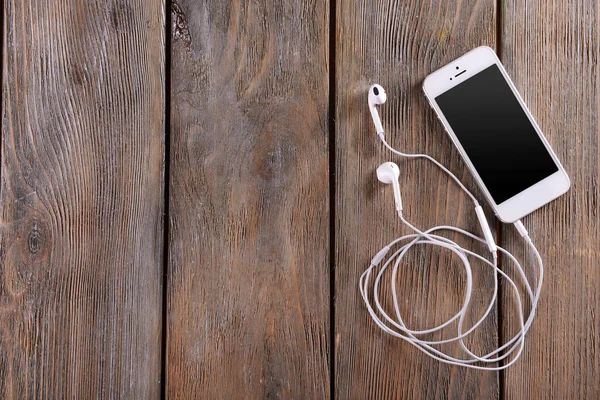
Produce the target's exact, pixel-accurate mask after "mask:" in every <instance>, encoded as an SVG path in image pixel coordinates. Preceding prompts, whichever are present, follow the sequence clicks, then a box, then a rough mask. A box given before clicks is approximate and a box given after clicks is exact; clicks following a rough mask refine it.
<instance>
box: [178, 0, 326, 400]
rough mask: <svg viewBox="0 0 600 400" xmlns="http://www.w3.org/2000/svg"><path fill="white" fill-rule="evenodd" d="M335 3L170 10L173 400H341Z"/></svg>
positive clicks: (181, 4) (270, 1)
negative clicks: (333, 367) (332, 202)
mask: <svg viewBox="0 0 600 400" xmlns="http://www.w3.org/2000/svg"><path fill="white" fill-rule="evenodd" d="M328 7H329V6H328V3H327V2H326V1H324V0H315V1H311V2H302V3H299V2H292V1H274V0H265V1H253V2H246V1H229V2H212V1H201V2H198V1H191V0H185V1H183V0H181V1H178V2H175V3H173V14H172V18H173V40H172V53H171V54H172V69H171V74H172V79H171V96H172V103H171V104H172V105H171V163H170V199H169V215H170V227H169V232H170V233H169V243H170V248H169V279H168V328H167V329H168V335H167V337H168V345H167V388H166V393H167V396H168V397H173V398H192V397H194V396H198V395H199V394H200V393H201V394H202V395H203V397H205V398H234V399H237V398H299V399H303V398H307V399H308V398H328V397H329V386H330V383H329V371H328V365H329V363H328V354H329V334H330V332H329V302H330V299H329V250H328V247H329V212H328V206H329V205H328V197H329V195H328V193H329V185H328V140H327V136H328V98H329V95H328V90H329V88H328V24H329V19H328V18H329V13H328Z"/></svg>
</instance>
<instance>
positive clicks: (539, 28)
mask: <svg viewBox="0 0 600 400" xmlns="http://www.w3.org/2000/svg"><path fill="white" fill-rule="evenodd" d="M599 14H600V7H599V6H598V4H597V3H596V2H593V1H570V2H552V4H548V3H545V2H521V1H513V0H506V1H503V2H502V18H501V20H502V28H501V29H502V33H503V35H502V52H501V56H502V59H503V62H504V63H505V65H506V67H507V70H508V72H509V74H510V75H511V76H512V77H513V78H514V81H515V84H516V86H517V88H518V89H519V91H520V92H521V94H522V95H523V97H524V99H525V102H526V103H527V104H528V106H529V108H530V109H531V111H532V113H533V115H534V116H535V118H536V119H537V121H538V123H539V124H540V127H541V129H542V131H543V132H544V134H545V135H546V137H547V138H548V140H549V141H550V143H551V145H552V147H553V149H554V150H555V151H556V153H557V155H558V157H559V159H560V160H561V161H562V162H563V164H564V166H565V168H566V170H567V172H568V173H569V176H570V178H571V185H572V186H571V190H570V191H569V192H568V194H566V195H565V196H563V197H561V198H560V199H559V200H557V201H555V202H553V203H551V204H550V205H548V206H546V207H544V208H542V209H541V210H539V211H536V212H535V213H534V214H532V215H531V216H529V217H526V218H525V219H524V220H523V222H524V224H525V226H526V227H527V229H528V230H529V232H530V235H531V237H532V239H533V241H534V243H535V244H536V245H537V247H538V249H539V250H540V253H541V256H542V258H543V260H544V262H545V267H546V268H545V276H544V286H543V289H542V296H541V300H540V304H539V308H538V311H537V314H536V320H535V321H534V323H533V326H532V329H531V331H530V333H529V334H528V337H527V342H526V348H525V352H524V356H523V358H522V359H521V360H520V361H519V362H518V363H517V364H516V365H515V366H513V367H511V368H510V369H509V370H508V371H507V372H506V377H505V379H504V382H505V384H504V392H505V393H506V397H507V398H511V399H520V398H522V399H546V398H555V399H566V398H570V399H597V398H600V375H599V374H598V373H597V371H598V370H600V357H599V356H598V354H599V353H600V348H599V346H600V341H599V340H598V338H600V322H599V321H600V320H599V319H598V317H597V312H598V309H599V308H600V272H599V271H598V265H599V264H600V255H599V253H598V249H599V248H600V235H599V231H598V226H599V222H600V221H599V218H600V217H599V214H598V198H599V197H600V193H599V190H600V189H599V188H598V180H599V166H598V154H599V145H598V134H599V125H598V114H599V111H600V107H599V102H598V93H599V90H600V89H599V87H600V81H599V76H600V66H599V65H598V54H599V49H600V36H599V35H600V32H599V28H598V27H599V22H600V21H599V19H600V18H599ZM504 232H505V234H504V238H503V241H504V243H506V245H507V246H508V247H509V248H511V249H513V250H515V251H518V252H519V253H520V254H521V259H524V260H527V261H528V265H527V268H528V271H529V272H530V273H531V272H532V271H533V269H534V267H535V264H534V263H533V262H534V260H533V259H532V257H531V255H530V254H529V253H528V252H526V251H525V248H524V245H523V241H522V240H521V239H520V237H519V236H518V234H517V233H516V231H514V230H513V229H508V228H507V229H505V231H504ZM532 276H533V274H532ZM505 300H506V303H505V304H504V305H503V308H504V309H507V308H508V307H510V306H511V304H512V303H510V302H509V301H510V298H508V297H507V296H506V297H505ZM513 322H514V321H505V323H504V324H503V325H505V329H506V333H505V334H508V332H509V331H512V332H514V330H515V324H514V323H513Z"/></svg>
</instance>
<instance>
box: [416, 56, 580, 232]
mask: <svg viewBox="0 0 600 400" xmlns="http://www.w3.org/2000/svg"><path fill="white" fill-rule="evenodd" d="M494 64H496V65H497V66H498V68H499V70H500V72H501V73H502V75H503V76H504V79H505V80H506V82H507V83H508V85H509V87H510V88H511V90H512V91H513V93H514V95H515V97H516V98H517V100H518V101H519V104H520V105H521V107H522V108H523V110H524V112H525V114H526V115H527V117H528V118H529V120H530V122H531V124H532V125H533V127H534V128H535V130H536V132H537V134H538V135H539V137H540V140H541V141H542V143H544V146H545V147H546V149H547V150H548V152H549V153H550V155H551V156H552V159H553V160H554V162H555V163H556V165H557V167H558V171H557V172H555V173H554V174H552V175H550V176H549V177H547V178H545V179H543V180H542V181H540V182H537V183H536V184H534V185H533V186H530V187H529V188H527V189H525V190H524V191H522V192H520V193H518V194H517V195H515V196H513V197H511V198H510V199H508V200H506V201H504V202H502V203H500V204H496V202H495V201H494V199H493V198H492V196H491V195H490V193H489V191H488V190H487V188H486V186H485V184H484V183H483V181H482V180H481V177H480V176H479V174H478V173H477V170H476V169H475V167H474V166H473V164H472V163H471V160H470V159H469V157H468V156H467V154H466V152H465V151H464V149H463V147H462V146H461V144H460V141H459V140H458V138H457V136H456V135H455V133H454V131H453V130H452V127H451V126H450V124H449V123H448V121H447V120H446V118H445V117H444V114H443V113H442V111H441V109H440V108H439V106H438V104H437V103H436V101H435V98H436V97H437V96H439V95H440V94H442V93H444V92H446V91H448V90H449V89H451V88H453V87H455V86H457V85H460V84H461V83H462V82H464V81H465V80H467V79H469V78H470V77H472V76H473V75H476V74H478V73H479V72H481V71H483V70H484V69H486V68H488V67H489V66H491V65H494ZM456 67H458V69H457V68H456ZM463 70H464V71H466V72H464V73H462V74H460V75H459V76H456V75H457V73H459V72H461V71H463ZM450 78H452V79H450ZM423 91H424V92H425V96H426V97H427V99H428V100H429V103H430V104H431V107H432V108H433V109H434V110H435V112H436V114H437V116H438V118H439V119H440V121H441V122H442V124H443V125H444V128H445V129H446V131H447V132H448V135H449V136H450V138H451V139H452V142H453V143H454V145H455V146H456V147H457V148H458V151H459V153H460V154H461V156H462V158H463V160H464V161H465V163H466V164H467V167H468V168H469V170H470V171H471V173H472V174H473V176H474V177H475V180H476V181H477V183H478V184H479V186H480V187H481V189H482V190H483V193H484V195H485V196H486V198H487V200H488V202H489V203H490V205H491V206H492V208H493V210H494V212H495V213H496V215H497V217H498V218H499V219H500V220H501V221H503V222H506V223H512V222H515V221H517V220H519V219H521V218H522V217H524V216H525V215H527V214H530V213H531V212H533V211H535V210H537V209H538V208H540V207H542V206H543V205H545V204H547V203H549V202H551V201H552V200H554V199H556V198H557V197H559V196H561V195H562V194H564V193H565V192H566V191H567V190H569V187H570V185H571V183H570V181H569V177H568V176H567V173H566V172H565V170H564V168H563V166H562V165H561V163H560V161H559V160H558V158H557V157H556V154H554V152H553V151H552V148H551V147H550V145H549V143H548V141H547V140H546V138H545V137H544V135H543V134H542V131H541V130H540V128H539V126H538V125H537V123H536V122H535V120H534V119H533V116H532V115H531V113H530V112H529V109H528V108H527V106H526V105H525V102H524V101H523V99H522V98H521V96H520V95H519V93H518V92H517V89H516V88H515V86H514V84H513V83H512V81H511V80H510V78H509V77H508V74H507V73H506V71H505V70H504V67H503V66H502V63H501V62H500V60H499V59H498V57H497V56H496V53H495V52H494V50H492V49H491V48H489V47H487V46H481V47H477V48H476V49H473V50H471V51H470V52H468V53H466V54H465V55H463V56H462V57H460V58H457V59H456V60H454V61H452V62H451V63H450V64H448V65H446V66H444V67H442V68H440V69H438V70H437V71H435V72H433V73H431V74H430V75H428V76H427V77H426V78H425V80H424V81H423Z"/></svg>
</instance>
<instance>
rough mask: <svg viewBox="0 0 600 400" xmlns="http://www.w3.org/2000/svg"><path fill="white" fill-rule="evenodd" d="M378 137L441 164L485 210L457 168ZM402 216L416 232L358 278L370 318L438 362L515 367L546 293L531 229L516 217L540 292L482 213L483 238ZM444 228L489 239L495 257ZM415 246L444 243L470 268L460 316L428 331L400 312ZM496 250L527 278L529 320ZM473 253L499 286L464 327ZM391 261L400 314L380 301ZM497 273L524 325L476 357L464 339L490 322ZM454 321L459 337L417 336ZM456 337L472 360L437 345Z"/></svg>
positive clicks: (385, 251) (397, 242) (391, 245)
mask: <svg viewBox="0 0 600 400" xmlns="http://www.w3.org/2000/svg"><path fill="white" fill-rule="evenodd" d="M378 135H379V137H380V139H381V141H382V142H383V144H384V145H385V147H386V148H388V149H389V150H390V151H391V152H393V153H394V154H396V155H398V156H401V157H407V158H426V159H428V160H429V161H431V162H432V163H434V164H435V165H437V166H438V167H439V168H440V169H441V170H443V171H444V172H445V173H446V174H448V176H449V177H450V178H452V179H453V180H454V181H455V182H456V184H457V185H458V186H459V187H460V188H461V189H462V190H463V191H464V192H465V193H466V194H467V195H468V196H469V197H470V198H471V200H472V201H473V203H474V204H475V207H476V210H477V207H479V208H480V206H479V203H478V202H477V199H475V197H474V196H473V194H472V193H471V192H470V191H469V190H468V189H467V188H466V187H465V186H464V185H463V184H462V182H460V180H459V179H458V178H457V177H456V176H455V175H454V174H453V173H452V172H450V171H449V170H448V169H447V168H446V167H444V166H443V165H442V164H441V163H440V162H438V161H437V160H435V159H434V158H433V157H431V156H429V155H426V154H407V153H402V152H400V151H398V150H396V149H394V148H393V147H391V146H390V145H389V144H388V143H387V142H386V140H385V137H384V133H383V130H382V129H381V131H380V132H379V133H378ZM479 212H481V215H483V212H482V211H481V210H480V211H479ZM398 215H399V217H400V220H401V221H402V223H403V224H405V225H406V226H407V227H408V228H410V229H411V230H412V231H414V232H415V233H413V234H409V235H405V236H402V237H399V238H397V239H395V240H393V241H392V242H390V243H389V244H388V245H387V246H385V247H384V248H383V249H381V250H380V251H379V252H378V253H377V254H376V255H375V257H373V259H372V261H371V265H370V266H369V268H367V270H366V271H365V272H364V273H363V274H362V275H361V277H360V280H359V287H360V293H361V295H362V297H363V300H364V301H365V304H366V306H367V310H368V311H369V314H370V315H371V318H372V319H373V321H374V322H375V323H376V324H377V326H379V327H380V328H381V329H382V330H383V331H384V332H385V333H387V334H389V335H392V336H395V337H398V338H401V339H403V340H405V341H407V342H409V343H411V344H412V345H414V346H415V347H417V348H418V349H419V350H421V351H423V352H424V353H425V354H427V355H429V356H430V357H432V358H434V359H436V360H439V361H441V362H444V363H447V364H452V365H459V366H464V367H468V368H473V369H480V370H502V369H505V368H508V367H509V366H510V365H512V364H514V363H515V362H516V361H517V359H518V358H519V357H520V355H521V353H522V351H523V346H524V343H525V335H526V333H527V331H528V330H529V328H530V327H531V324H532V322H533V318H534V316H535V310H536V307H537V303H538V300H539V297H540V292H541V287H542V282H543V277H544V265H543V262H542V259H541V256H540V254H539V252H538V250H537V248H536V247H535V245H534V244H533V242H532V241H531V239H530V238H529V235H528V233H527V231H526V230H525V228H524V226H523V224H522V223H521V221H517V222H516V223H515V227H516V228H517V230H518V231H519V233H520V234H521V236H522V237H523V238H524V239H525V240H526V242H527V244H528V245H529V247H530V248H531V249H532V251H533V253H534V254H535V257H536V260H537V263H538V265H539V270H538V278H537V282H536V285H535V291H533V290H532V288H531V285H530V283H529V281H528V279H527V276H526V274H525V271H524V270H523V268H522V266H521V264H520V263H519V262H518V261H517V259H516V258H515V257H514V256H513V255H512V254H511V253H510V252H508V251H507V250H505V249H503V248H501V247H498V246H496V245H495V243H493V238H492V236H491V232H489V227H487V222H486V221H482V220H481V218H483V219H485V217H484V216H483V217H481V216H480V215H478V217H479V218H480V223H481V222H483V225H482V228H483V230H484V233H485V234H486V238H485V239H484V238H480V237H478V236H476V235H474V234H472V233H470V232H467V231H465V230H463V229H460V228H456V227H452V226H436V227H433V228H430V229H428V230H426V231H422V230H420V229H418V228H417V227H415V226H414V225H412V224H411V223H409V222H408V221H407V220H406V219H405V218H404V217H403V215H402V211H401V208H400V209H399V210H398ZM484 225H485V226H484ZM486 229H488V233H486V232H485V230H486ZM441 230H448V231H454V232H457V233H460V234H463V235H465V236H467V237H469V238H472V239H475V240H478V241H480V242H482V243H487V244H488V246H489V247H490V251H491V253H492V258H493V261H489V260H488V259H487V258H485V257H483V256H481V255H479V254H477V253H475V252H473V251H471V250H468V249H465V248H463V247H461V246H460V245H458V244H457V243H455V242H453V241H452V240H450V239H448V238H445V237H443V236H440V235H437V234H435V233H434V232H437V231H441ZM490 242H492V243H490ZM415 245H433V246H440V247H442V248H445V249H448V250H450V251H452V252H453V253H454V254H456V255H457V256H458V257H459V258H460V260H461V261H462V262H463V264H464V268H465V273H466V278H467V283H466V293H465V299H464V301H463V305H462V307H461V309H460V310H459V312H458V313H457V314H456V315H454V316H453V317H452V318H450V319H449V320H447V321H446V322H444V323H442V324H440V325H438V326H436V327H434V328H430V329H425V330H411V329H409V328H407V327H406V325H405V323H404V321H403V319H402V316H401V312H400V307H399V302H398V292H397V288H396V281H397V279H396V277H397V273H398V268H399V265H400V263H401V261H402V259H403V257H404V256H405V254H406V253H407V252H408V251H409V250H410V249H411V248H412V247H413V246H415ZM396 246H399V247H398V249H396V250H395V251H394V253H393V254H392V255H391V256H390V257H389V258H387V260H385V262H384V263H383V265H382V266H381V267H380V268H379V270H378V271H377V272H376V274H375V271H376V270H377V268H378V266H379V265H380V263H381V262H382V261H384V259H385V257H386V256H387V254H388V252H389V251H390V250H391V249H392V248H394V247H396ZM496 249H497V250H499V251H500V252H501V253H502V254H504V255H505V256H506V257H507V259H508V260H510V261H512V264H513V265H514V267H515V268H516V272H517V276H518V277H519V278H520V280H522V282H523V284H524V286H525V288H526V290H527V294H528V295H529V298H530V302H531V306H530V310H529V314H528V316H527V319H526V320H524V314H525V310H524V304H523V302H522V300H521V294H520V292H519V289H518V287H517V284H516V283H515V282H514V281H513V280H512V279H511V278H510V277H509V276H508V275H507V274H506V273H505V272H504V271H502V270H501V269H500V268H498V265H497V259H498V257H497V251H496ZM469 257H472V258H475V259H477V260H479V261H481V262H482V263H483V264H484V265H488V266H490V267H491V272H492V273H493V276H494V289H493V293H492V298H491V300H490V303H489V305H488V306H487V308H486V311H485V312H484V313H483V315H482V316H481V317H480V318H479V319H478V320H477V322H475V323H474V324H473V325H472V326H471V327H470V328H469V329H467V330H464V329H463V325H464V323H465V318H466V315H467V311H468V310H469V306H470V302H471V295H472V293H473V277H472V272H471V264H470V262H469ZM392 264H393V267H392V269H391V273H392V276H391V281H390V285H391V293H392V302H393V307H394V314H395V318H394V317H392V316H390V315H389V314H388V313H387V312H386V311H385V310H384V307H383V306H382V304H381V302H380V299H379V286H380V283H381V282H382V278H383V275H384V273H385V272H386V271H387V270H388V267H390V266H392ZM497 274H499V275H500V276H501V277H502V278H504V279H505V280H506V281H507V282H508V284H509V286H510V287H511V288H512V292H513V293H514V296H515V299H516V302H517V306H518V313H519V326H520V329H519V331H518V332H517V333H516V334H515V335H514V336H513V337H512V338H511V339H510V340H508V341H507V342H506V343H504V344H503V345H501V346H500V347H498V348H496V349H495V350H493V351H491V352H490V353H488V354H485V355H483V356H477V355H476V354H474V353H473V352H472V351H471V350H470V349H469V348H468V346H467V345H466V344H465V342H464V339H465V338H466V337H468V336H469V335H470V334H471V333H473V332H474V331H475V330H476V329H477V328H479V327H480V326H481V324H482V323H483V322H484V321H485V320H486V318H487V317H488V316H489V314H490V312H491V310H492V309H493V306H494V304H495V302H496V299H497V294H498V275H497ZM372 275H375V278H374V282H373V287H372V295H371V297H372V298H373V300H374V304H373V303H372V300H371V298H370V296H369V288H370V278H371V276H372ZM455 321H457V335H456V336H454V337H451V338H447V339H440V340H423V339H419V337H418V336H419V335H425V334H431V333H435V332H441V331H442V330H443V329H444V328H447V327H448V326H449V325H450V324H452V323H453V322H455ZM457 341H458V342H459V343H460V346H461V348H462V349H463V351H464V352H465V353H466V355H467V358H456V357H452V356H450V355H448V354H446V353H444V352H443V351H441V350H439V349H437V348H435V347H434V346H435V345H440V344H445V343H452V342H457ZM511 355H512V358H510V360H509V361H506V362H504V363H502V364H500V365H496V366H492V365H486V364H490V363H499V362H501V361H503V360H507V359H509V357H510V356H511ZM476 363H477V364H476Z"/></svg>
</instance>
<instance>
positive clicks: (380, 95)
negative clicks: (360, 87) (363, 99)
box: [369, 84, 387, 135]
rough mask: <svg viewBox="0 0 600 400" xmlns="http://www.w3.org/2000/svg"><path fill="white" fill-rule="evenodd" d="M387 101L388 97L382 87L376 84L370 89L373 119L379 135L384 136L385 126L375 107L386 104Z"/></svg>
mask: <svg viewBox="0 0 600 400" xmlns="http://www.w3.org/2000/svg"><path fill="white" fill-rule="evenodd" d="M386 100H387V95H386V94H385V90H384V89H383V88H382V87H381V85H378V84H375V85H372V86H371V87H370V88H369V110H370V111H371V118H373V123H374V124H375V129H376V130H377V134H378V135H383V126H382V125H381V119H379V113H378V112H377V108H375V106H376V105H377V106H380V105H382V104H384V103H385V101H386Z"/></svg>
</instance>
